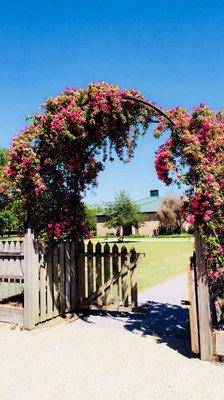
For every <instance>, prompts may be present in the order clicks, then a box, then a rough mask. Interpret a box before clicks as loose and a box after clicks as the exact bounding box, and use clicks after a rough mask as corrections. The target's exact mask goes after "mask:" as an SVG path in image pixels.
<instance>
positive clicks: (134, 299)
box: [130, 248, 138, 311]
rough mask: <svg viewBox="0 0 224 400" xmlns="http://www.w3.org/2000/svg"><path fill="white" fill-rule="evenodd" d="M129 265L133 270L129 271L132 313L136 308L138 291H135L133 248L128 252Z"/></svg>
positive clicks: (135, 263) (134, 254)
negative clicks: (131, 265) (129, 254)
mask: <svg viewBox="0 0 224 400" xmlns="http://www.w3.org/2000/svg"><path fill="white" fill-rule="evenodd" d="M130 253H131V257H130V261H131V264H134V266H133V269H132V270H131V271H130V283H131V308H132V310H133V311H135V310H137V308H138V290H137V253H136V251H135V249H134V248H132V249H131V251H130Z"/></svg>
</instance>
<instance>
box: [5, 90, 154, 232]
mask: <svg viewBox="0 0 224 400" xmlns="http://www.w3.org/2000/svg"><path fill="white" fill-rule="evenodd" d="M123 95H127V96H132V97H134V98H136V99H142V96H141V95H140V93H139V92H136V91H133V90H125V91H122V90H120V89H119V88H118V87H117V86H116V85H109V84H106V83H96V84H90V85H89V86H88V87H87V88H85V89H75V88H70V89H69V88H67V89H65V91H64V92H62V93H61V94H60V95H59V96H57V97H51V98H49V99H47V100H46V101H45V103H44V104H43V113H41V114H36V115H33V116H32V117H31V123H30V125H29V126H27V127H26V128H25V129H24V130H23V131H22V132H20V133H19V134H18V135H17V136H16V137H15V138H14V139H13V142H12V146H11V148H10V150H9V156H8V160H9V161H8V165H7V167H6V168H5V172H4V176H3V177H2V179H1V181H2V184H1V190H2V191H3V192H4V193H6V192H7V194H8V196H9V197H13V198H16V199H18V200H19V201H20V204H21V212H23V213H24V216H27V215H28V223H29V224H31V226H33V227H35V232H36V235H38V236H43V235H47V236H48V237H50V238H53V237H63V236H68V235H73V234H77V233H79V234H81V235H84V236H86V237H90V236H91V234H90V232H89V230H88V226H87V225H86V222H85V220H84V207H83V203H82V196H83V193H84V192H85V190H86V189H87V188H88V187H89V186H90V185H95V184H96V178H97V175H98V173H99V172H100V171H102V170H103V168H104V162H105V161H106V159H107V158H109V159H110V160H112V159H113V156H114V152H115V153H116V154H117V155H118V157H119V158H120V159H121V160H123V161H128V160H130V159H131V158H132V156H133V151H134V148H135V145H136V139H137V138H138V136H139V135H140V134H144V133H145V132H146V130H147V128H148V126H149V124H150V122H151V116H152V115H155V114H156V113H155V111H153V110H150V112H149V110H147V109H146V107H145V106H144V105H142V104H140V103H138V102H130V101H129V102H123V101H122V96H123Z"/></svg>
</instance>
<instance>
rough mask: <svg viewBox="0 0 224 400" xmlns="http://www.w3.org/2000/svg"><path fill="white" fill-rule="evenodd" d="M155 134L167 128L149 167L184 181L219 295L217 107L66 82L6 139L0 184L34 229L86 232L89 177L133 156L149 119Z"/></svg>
mask: <svg viewBox="0 0 224 400" xmlns="http://www.w3.org/2000/svg"><path fill="white" fill-rule="evenodd" d="M155 119H156V121H157V122H158V123H157V125H156V128H155V129H154V135H155V137H160V136H161V135H162V134H163V132H164V131H169V132H170V136H169V138H168V140H167V141H166V142H165V143H164V144H163V145H162V146H160V147H159V149H158V151H157V153H156V157H155V168H156V171H157V174H158V177H159V179H161V180H162V181H163V182H165V184H167V185H170V184H173V183H175V184H177V185H178V186H181V185H184V187H185V188H186V190H185V191H186V197H187V199H188V201H186V203H185V206H184V208H183V210H182V211H183V213H184V214H185V216H186V220H187V221H188V222H190V223H192V224H194V225H195V226H197V227H198V229H199V230H200V232H201V235H202V237H203V241H204V246H205V249H206V261H207V265H208V270H209V272H208V276H209V279H210V288H211V290H212V291H213V293H214V292H215V293H216V298H217V299H218V300H217V301H222V299H223V297H224V245H223V232H224V223H223V217H224V114H223V113H222V112H221V111H217V112H213V111H212V110H211V109H210V108H209V107H207V106H206V105H204V104H200V105H199V106H198V107H196V108H195V109H194V110H193V111H192V112H189V111H187V110H186V109H184V108H181V107H176V108H174V109H169V110H162V109H160V108H158V107H157V106H156V105H155V104H154V103H153V102H147V101H145V100H144V98H143V96H142V95H141V94H140V93H139V92H137V91H133V90H131V89H127V90H121V89H120V88H119V87H118V86H116V85H110V84H107V83H104V82H102V83H94V84H90V85H89V86H88V87H87V88H84V89H76V88H66V89H65V90H64V92H62V93H61V94H59V95H58V96H56V97H51V98H49V99H47V100H46V101H45V103H44V104H43V112H42V113H40V114H35V115H33V116H32V117H31V121H30V124H29V125H28V126H27V127H26V128H25V129H24V130H23V131H22V132H20V133H18V135H16V136H15V138H14V139H13V142H12V145H11V148H10V151H9V160H8V165H7V167H6V168H5V171H4V174H3V175H2V177H1V191H2V192H3V193H4V195H5V196H6V197H9V198H10V197H13V198H14V199H17V200H18V202H19V203H20V206H21V212H22V213H24V215H28V223H30V224H31V226H33V227H35V231H36V234H37V235H39V236H44V235H47V236H48V237H50V238H53V237H63V236H68V235H74V234H77V233H78V234H82V235H83V234H84V235H85V236H87V237H88V236H89V231H88V226H87V225H86V223H85V220H84V217H83V203H82V195H83V193H84V192H85V190H86V189H87V188H88V187H89V185H94V184H95V183H96V179H97V175H98V173H99V172H100V171H102V169H103V168H104V163H105V160H106V159H108V158H109V159H110V160H111V161H112V160H113V154H114V152H115V153H116V154H117V155H118V157H119V158H120V159H121V160H123V161H129V160H130V159H131V158H132V157H133V155H134V149H135V146H136V144H137V139H138V137H139V136H140V135H144V134H145V132H146V131H147V129H148V127H149V125H150V124H151V123H152V122H155Z"/></svg>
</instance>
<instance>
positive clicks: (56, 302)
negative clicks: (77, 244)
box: [52, 243, 60, 317]
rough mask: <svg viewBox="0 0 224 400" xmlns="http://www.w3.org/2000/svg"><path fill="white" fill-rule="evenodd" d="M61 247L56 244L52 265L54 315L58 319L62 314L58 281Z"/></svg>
mask: <svg viewBox="0 0 224 400" xmlns="http://www.w3.org/2000/svg"><path fill="white" fill-rule="evenodd" d="M58 253H59V246H58V243H54V246H53V260H52V261H53V264H52V272H53V292H54V295H53V315H54V317H57V316H58V315H59V314H60V287H59V279H58V270H59V260H58V257H59V254H58Z"/></svg>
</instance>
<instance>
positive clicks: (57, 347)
mask: <svg viewBox="0 0 224 400" xmlns="http://www.w3.org/2000/svg"><path fill="white" fill-rule="evenodd" d="M184 280H185V277H184V276H180V277H178V278H175V279H174V280H171V281H168V282H167V283H165V284H163V285H158V286H159V287H157V289H156V287H155V288H152V289H149V290H147V291H145V292H144V293H143V294H142V295H141V296H140V299H141V301H142V303H143V304H144V305H142V311H147V313H146V314H145V313H142V314H141V313H139V314H135V315H133V314H131V313H123V314H116V313H115V314H113V315H111V316H108V315H107V314H106V313H104V314H103V313H102V314H101V315H99V314H98V315H94V316H90V317H88V316H85V317H83V318H82V319H80V320H78V321H74V322H71V323H65V322H64V323H62V324H60V325H56V326H51V327H45V328H41V329H36V330H35V331H32V332H21V331H19V330H18V329H16V330H10V329H9V326H8V325H2V326H1V327H0V343H1V347H0V359H1V367H2V368H1V374H0V388H1V392H0V393H1V394H0V399H1V400H15V399H22V400H31V399H32V400H36V399H41V400H45V399H46V400H51V399H52V400H57V399H60V400H61V399H66V400H70V399H71V400H73V399H74V400H76V399H77V400H88V399H91V400H95V399H97V400H98V399H102V400H112V399H114V400H117V399H122V400H132V399H135V400H141V399H147V400H148V399H153V400H156V399H159V400H163V399H164V400H171V399H172V400H191V399H195V400H206V399H209V400H210V399H212V400H214V398H223V393H224V368H223V366H220V365H215V364H212V363H208V362H202V361H200V360H198V359H194V358H189V357H190V353H189V341H188V324H187V323H186V315H187V310H186V309H184V308H182V307H180V306H179V303H178V301H179V300H178V299H179V295H178V294H177V292H178V289H180V284H181V282H182V284H183V285H184ZM178 284H179V286H177V285H178ZM174 292H175V293H176V294H175V296H174V294H173V293H174ZM179 292H180V294H181V295H182V294H183V291H182V290H179ZM149 296H150V297H149ZM175 297H176V298H175ZM184 297H185V296H184ZM172 298H173V300H172ZM182 298H183V296H182ZM168 301H169V303H168ZM172 303H173V304H172ZM175 303H178V304H175Z"/></svg>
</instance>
